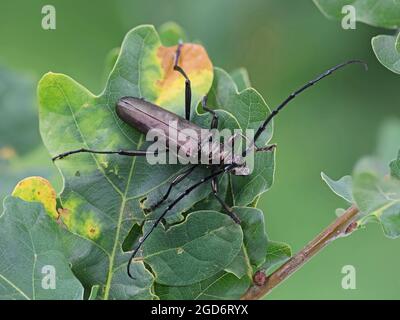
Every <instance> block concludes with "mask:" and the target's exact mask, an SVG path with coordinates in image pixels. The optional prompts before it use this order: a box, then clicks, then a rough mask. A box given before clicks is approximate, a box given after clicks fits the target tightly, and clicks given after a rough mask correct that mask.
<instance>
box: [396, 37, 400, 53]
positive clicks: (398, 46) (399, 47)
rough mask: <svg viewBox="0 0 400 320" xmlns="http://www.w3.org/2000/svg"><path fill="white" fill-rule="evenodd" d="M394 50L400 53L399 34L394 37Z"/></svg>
mask: <svg viewBox="0 0 400 320" xmlns="http://www.w3.org/2000/svg"><path fill="white" fill-rule="evenodd" d="M396 50H397V52H398V53H400V32H399V33H398V34H397V37H396Z"/></svg>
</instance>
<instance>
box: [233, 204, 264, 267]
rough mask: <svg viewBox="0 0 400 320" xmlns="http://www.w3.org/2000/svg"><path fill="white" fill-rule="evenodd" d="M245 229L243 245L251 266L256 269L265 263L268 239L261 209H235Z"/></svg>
mask: <svg viewBox="0 0 400 320" xmlns="http://www.w3.org/2000/svg"><path fill="white" fill-rule="evenodd" d="M233 210H234V211H235V212H236V213H237V215H238V216H239V218H240V221H241V224H240V225H241V227H242V229H243V243H244V246H245V249H246V253H247V255H248V257H249V260H250V263H251V265H253V266H255V267H256V268H257V267H259V266H260V265H262V264H263V263H264V261H265V253H266V252H267V248H268V237H267V234H266V232H265V223H264V214H263V212H262V211H261V210H260V209H256V208H248V207H234V208H233Z"/></svg>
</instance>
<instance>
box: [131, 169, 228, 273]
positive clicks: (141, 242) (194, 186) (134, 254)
mask: <svg viewBox="0 0 400 320" xmlns="http://www.w3.org/2000/svg"><path fill="white" fill-rule="evenodd" d="M225 172H226V169H225V168H223V169H220V170H218V171H215V172H213V173H212V174H210V175H209V176H207V177H204V178H202V179H201V180H199V181H198V182H196V183H195V184H192V185H191V186H190V187H188V188H187V189H186V190H185V191H184V192H182V193H181V194H180V195H179V196H178V197H177V198H176V199H175V200H174V201H172V202H171V204H169V205H168V207H167V208H166V209H165V210H164V211H163V213H162V214H161V215H160V216H159V217H158V218H157V220H156V221H155V222H154V223H153V225H152V226H151V227H150V228H149V229H148V230H147V232H146V233H145V234H144V235H143V237H141V238H140V240H139V242H138V244H137V246H136V248H135V250H133V252H132V254H131V257H130V259H129V261H128V265H127V271H128V276H129V277H130V278H132V279H135V278H134V277H133V276H132V274H131V271H130V266H131V264H132V260H133V259H134V258H135V256H136V254H137V253H138V252H139V250H140V248H141V247H142V244H143V242H145V241H146V239H147V238H148V237H149V236H150V234H151V233H152V232H153V231H154V229H155V228H156V227H157V226H158V225H159V224H160V222H161V220H162V219H163V218H164V217H165V215H166V214H167V213H168V212H169V211H171V209H172V208H174V207H175V206H176V204H177V203H179V202H180V201H181V200H182V199H183V198H185V197H186V196H187V195H188V194H190V193H191V192H192V191H193V190H194V189H196V188H198V187H199V186H201V185H203V184H204V183H206V182H208V181H210V180H211V179H213V178H214V177H217V176H219V175H221V174H223V173H225Z"/></svg>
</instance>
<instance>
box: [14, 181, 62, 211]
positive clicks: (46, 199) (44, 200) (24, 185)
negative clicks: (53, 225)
mask: <svg viewBox="0 0 400 320" xmlns="http://www.w3.org/2000/svg"><path fill="white" fill-rule="evenodd" d="M12 195H13V196H14V197H18V198H20V199H22V200H25V201H30V202H40V203H41V204H43V206H44V208H45V209H46V212H47V213H48V214H49V215H50V216H51V217H52V218H57V217H58V213H57V210H56V204H57V202H56V192H55V190H54V188H53V186H52V185H51V184H50V182H49V181H48V180H46V179H44V178H42V177H29V178H26V179H24V180H22V181H20V182H18V184H17V185H16V187H15V189H14V191H13V192H12Z"/></svg>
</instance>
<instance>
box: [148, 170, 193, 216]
mask: <svg viewBox="0 0 400 320" xmlns="http://www.w3.org/2000/svg"><path fill="white" fill-rule="evenodd" d="M196 167H198V164H195V165H193V166H191V167H189V169H186V170H184V171H183V172H182V173H181V174H180V175H178V176H177V177H176V178H175V179H174V180H172V182H171V183H170V185H169V187H168V190H167V192H166V193H165V194H164V195H163V197H162V198H161V199H160V200H158V202H157V203H155V204H153V205H151V206H150V207H149V208H145V209H144V210H145V211H146V212H149V211H153V210H154V209H156V208H158V207H159V206H160V205H161V204H162V203H163V202H164V201H165V200H167V199H168V197H169V194H170V193H171V191H172V188H173V187H174V186H176V185H177V184H178V183H179V182H181V181H182V180H184V179H185V178H186V177H188V176H189V175H190V174H191V173H192V172H193V171H194V169H196Z"/></svg>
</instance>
